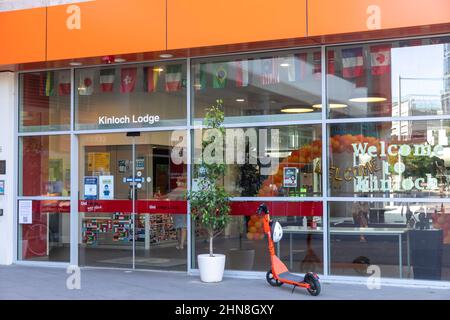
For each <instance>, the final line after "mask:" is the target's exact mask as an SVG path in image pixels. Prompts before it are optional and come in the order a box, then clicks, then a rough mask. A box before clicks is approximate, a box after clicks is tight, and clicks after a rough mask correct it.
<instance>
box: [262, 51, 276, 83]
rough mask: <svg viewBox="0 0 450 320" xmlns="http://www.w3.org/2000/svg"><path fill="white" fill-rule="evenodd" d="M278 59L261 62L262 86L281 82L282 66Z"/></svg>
mask: <svg viewBox="0 0 450 320" xmlns="http://www.w3.org/2000/svg"><path fill="white" fill-rule="evenodd" d="M278 60H279V59H278V57H272V58H266V59H262V60H261V84H262V85H269V84H276V83H279V82H280V69H279V68H280V64H279V62H278Z"/></svg>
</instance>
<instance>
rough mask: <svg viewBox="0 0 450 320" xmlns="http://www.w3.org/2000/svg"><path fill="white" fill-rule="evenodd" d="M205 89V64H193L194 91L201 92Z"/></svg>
mask: <svg viewBox="0 0 450 320" xmlns="http://www.w3.org/2000/svg"><path fill="white" fill-rule="evenodd" d="M205 88H206V63H196V64H194V89H195V90H202V89H205Z"/></svg>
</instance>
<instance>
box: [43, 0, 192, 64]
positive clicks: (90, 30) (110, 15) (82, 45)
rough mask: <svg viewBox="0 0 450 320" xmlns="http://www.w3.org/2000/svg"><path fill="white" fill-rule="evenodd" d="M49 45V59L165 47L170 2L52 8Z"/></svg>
mask: <svg viewBox="0 0 450 320" xmlns="http://www.w3.org/2000/svg"><path fill="white" fill-rule="evenodd" d="M187 2H189V1H187ZM77 7H78V8H79V9H78V8H77ZM78 18H79V19H78ZM78 27H79V28H78ZM47 48H48V60H58V59H70V58H81V57H91V56H102V55H114V54H126V53H138V52H146V51H159V50H165V48H166V1H165V0H126V1H122V0H95V1H91V2H83V3H77V4H75V5H61V6H54V7H49V8H48V47H47Z"/></svg>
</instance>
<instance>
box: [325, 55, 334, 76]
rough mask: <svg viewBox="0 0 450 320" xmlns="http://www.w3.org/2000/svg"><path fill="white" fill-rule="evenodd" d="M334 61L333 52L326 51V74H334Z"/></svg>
mask: <svg viewBox="0 0 450 320" xmlns="http://www.w3.org/2000/svg"><path fill="white" fill-rule="evenodd" d="M335 62H336V59H335V58H334V50H329V51H327V74H330V75H331V74H335V73H336V65H335Z"/></svg>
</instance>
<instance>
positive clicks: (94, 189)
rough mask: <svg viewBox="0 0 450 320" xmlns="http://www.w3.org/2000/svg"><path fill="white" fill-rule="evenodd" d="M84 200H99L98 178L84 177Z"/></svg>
mask: <svg viewBox="0 0 450 320" xmlns="http://www.w3.org/2000/svg"><path fill="white" fill-rule="evenodd" d="M84 199H85V200H97V199H98V177H84Z"/></svg>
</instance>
